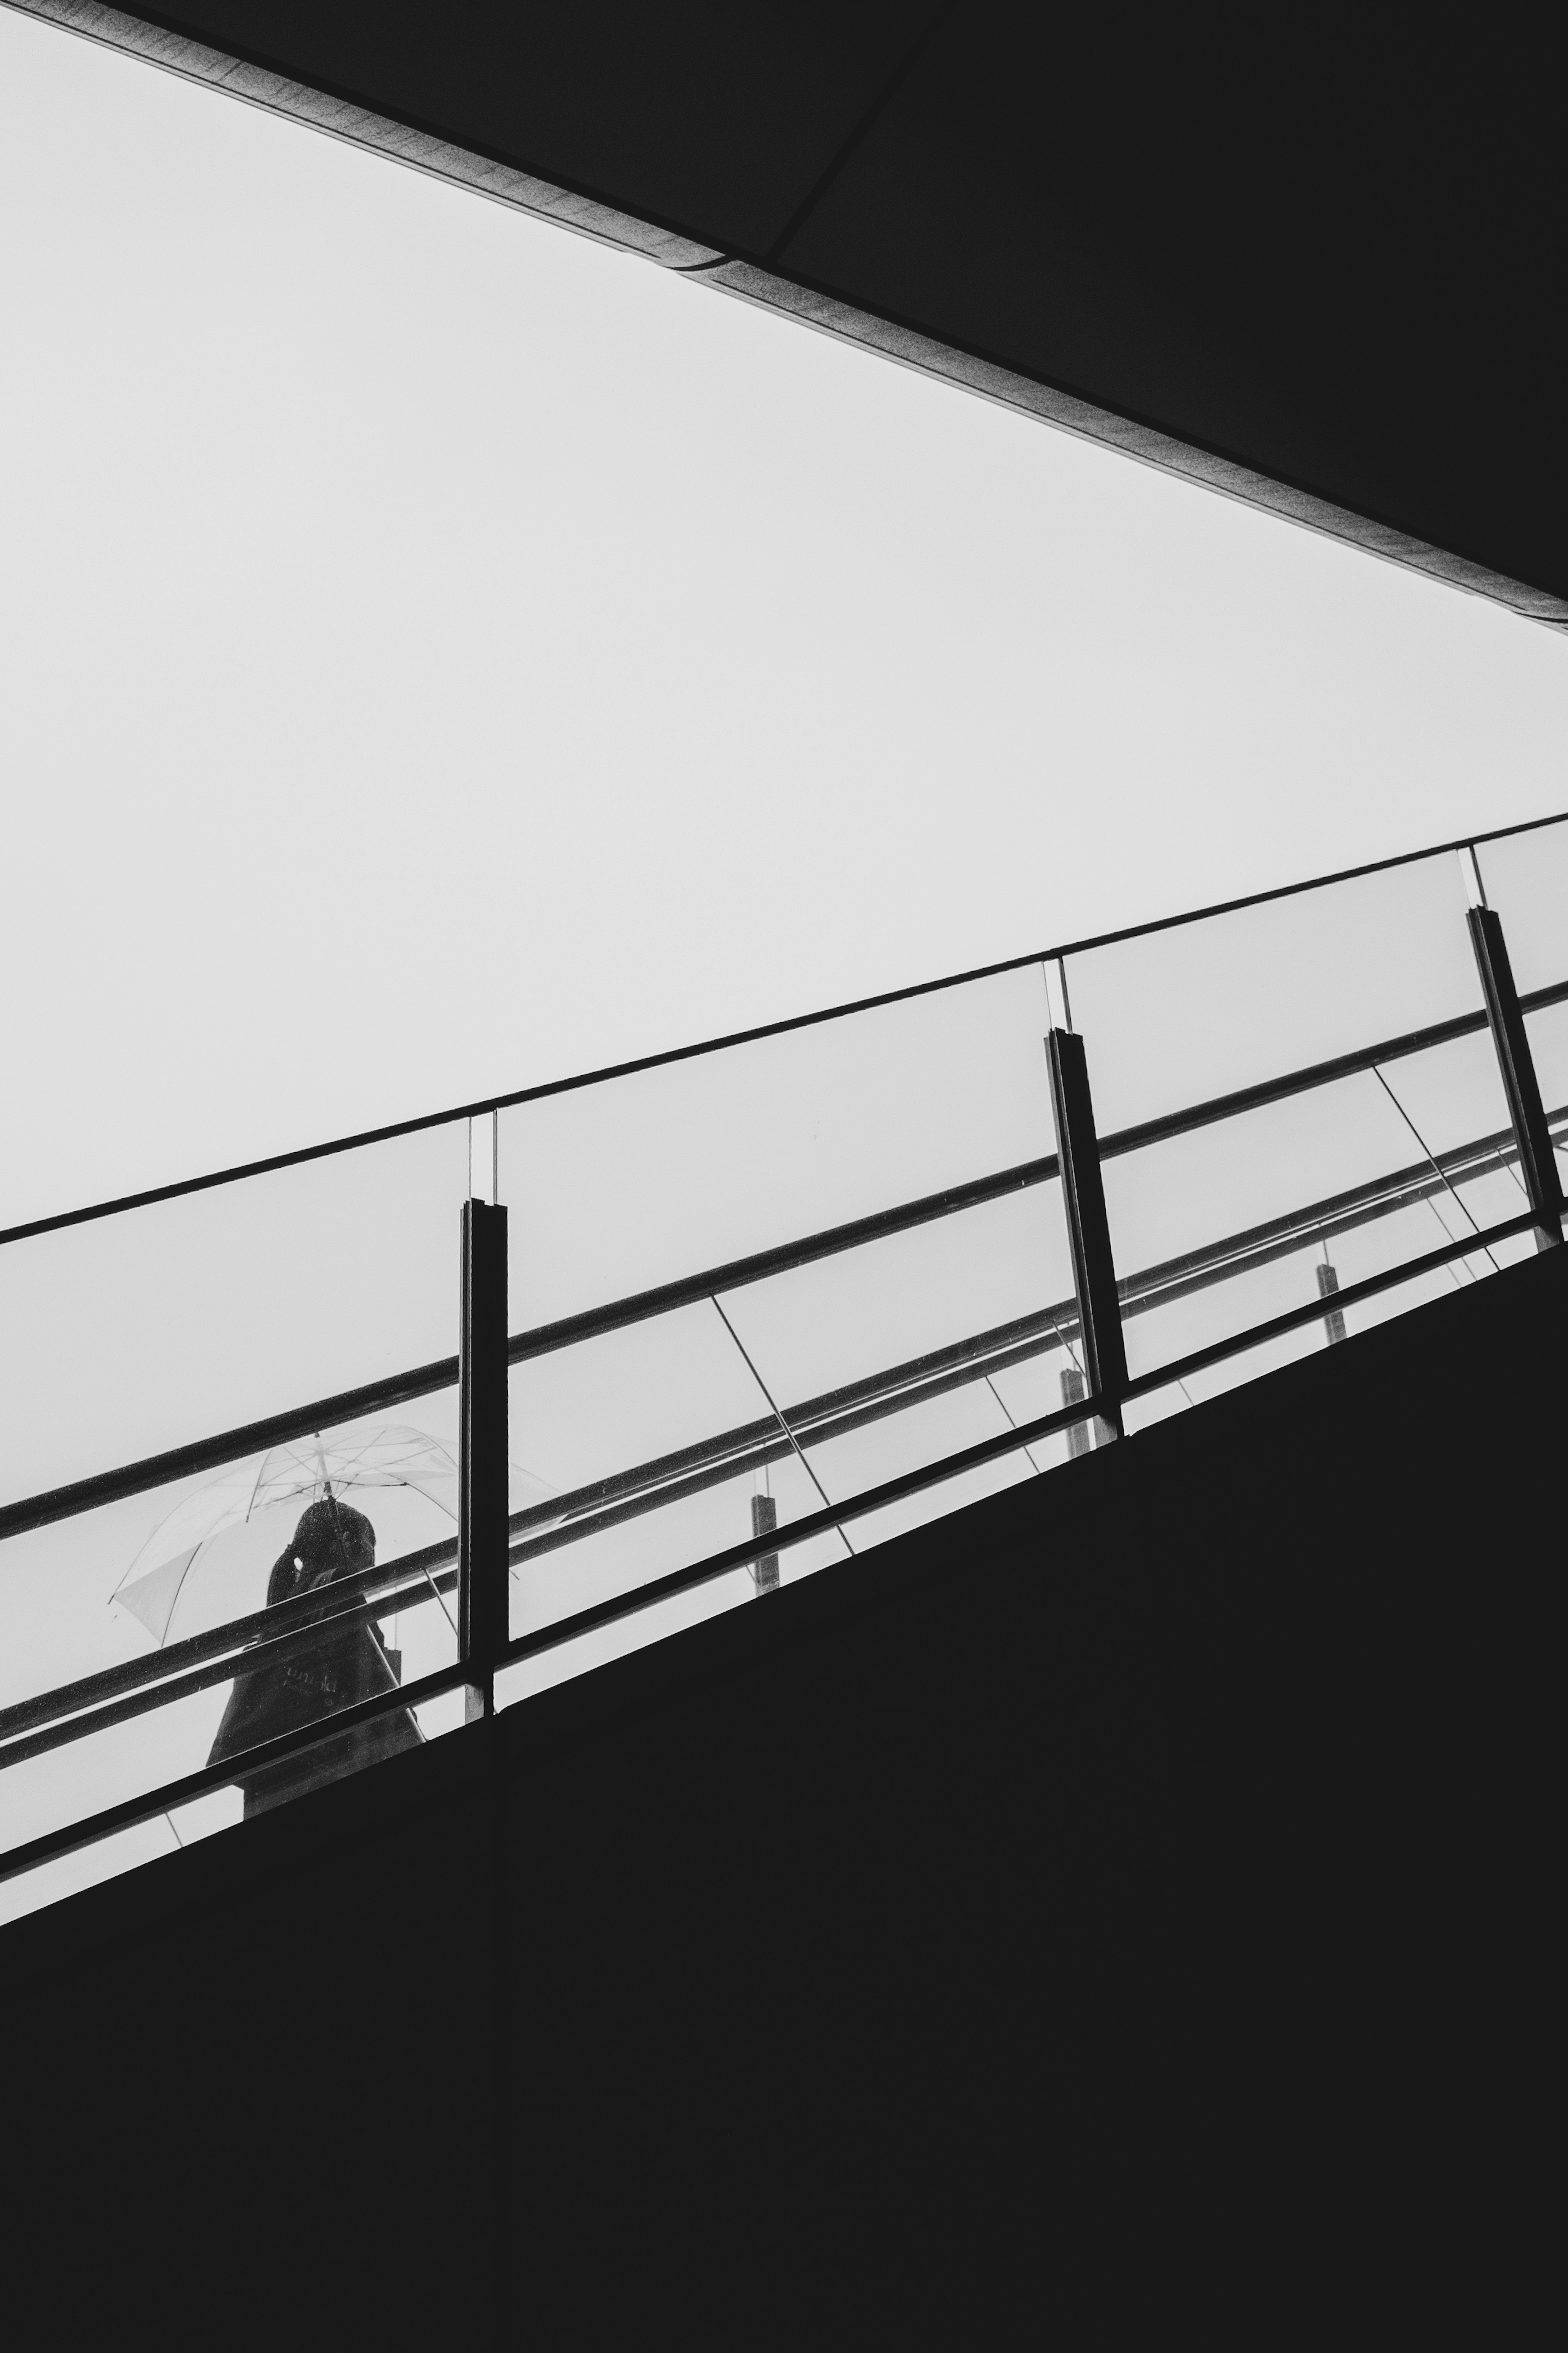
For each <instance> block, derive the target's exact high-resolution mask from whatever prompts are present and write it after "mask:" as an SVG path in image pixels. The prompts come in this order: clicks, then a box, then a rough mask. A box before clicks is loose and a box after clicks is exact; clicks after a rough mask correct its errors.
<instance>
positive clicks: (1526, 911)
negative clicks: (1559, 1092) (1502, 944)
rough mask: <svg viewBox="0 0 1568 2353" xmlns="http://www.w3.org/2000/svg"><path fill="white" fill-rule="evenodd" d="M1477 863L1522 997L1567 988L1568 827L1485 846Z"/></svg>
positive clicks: (1546, 827) (1561, 824) (1536, 830)
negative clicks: (1499, 920) (1496, 916)
mask: <svg viewBox="0 0 1568 2353" xmlns="http://www.w3.org/2000/svg"><path fill="white" fill-rule="evenodd" d="M1476 858H1477V860H1478V862H1479V866H1480V870H1481V879H1482V881H1484V882H1485V884H1486V892H1487V900H1488V903H1489V905H1490V906H1492V907H1495V908H1496V910H1497V913H1498V914H1499V916H1500V919H1501V922H1502V929H1503V937H1504V938H1505V939H1506V940H1507V942H1508V960H1509V965H1510V969H1511V971H1512V973H1513V985H1514V987H1516V988H1517V989H1518V990H1519V992H1520V994H1521V996H1522V997H1528V996H1530V995H1531V993H1532V992H1533V991H1535V990H1537V989H1543V988H1555V987H1562V986H1563V985H1564V984H1568V822H1561V821H1560V822H1559V823H1557V824H1555V825H1543V826H1539V827H1536V828H1534V829H1532V830H1531V832H1529V833H1515V834H1510V835H1509V836H1508V837H1507V839H1504V840H1501V841H1483V842H1482V843H1481V845H1480V847H1479V849H1478V850H1477V851H1476ZM1542 1092H1544V1082H1542Z"/></svg>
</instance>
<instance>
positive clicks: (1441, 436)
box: [7, 0, 1568, 624]
mask: <svg viewBox="0 0 1568 2353" xmlns="http://www.w3.org/2000/svg"><path fill="white" fill-rule="evenodd" d="M7 5H15V6H18V7H21V8H23V9H25V10H26V13H28V14H30V15H33V16H40V17H44V18H47V19H49V20H50V21H52V22H55V23H57V24H59V25H61V26H66V27H68V28H69V29H70V30H72V31H75V32H79V33H81V34H84V35H86V36H87V37H90V38H93V39H97V40H100V41H103V42H107V43H109V44H110V45H112V46H114V47H119V48H122V49H127V50H130V51H132V52H133V53H135V54H137V55H139V56H142V57H143V58H148V59H150V60H151V61H153V62H155V63H157V64H160V65H163V66H164V67H166V68H168V69H172V70H174V71H176V72H179V73H182V74H185V75H188V76H190V77H192V78H194V79H198V80H201V81H204V82H206V83H209V84H212V85H213V86H215V87H218V88H221V89H223V90H226V91H227V92H229V93H230V94H232V95H234V96H236V97H239V98H242V99H245V100H248V101H249V102H251V103H253V104H257V105H260V106H265V107H268V108H270V109H273V110H275V111H279V112H282V113H285V114H288V115H289V116H291V117H294V118H295V119H298V120H301V121H308V122H310V123H313V124H315V125H317V126H318V127H319V128H321V129H322V130H324V131H327V132H331V133H332V134H333V135H335V136H337V137H340V138H344V139H349V140H352V141H354V142H357V143H359V144H361V145H363V146H365V147H367V148H371V149H374V150H376V151H378V152H380V153H385V154H389V155H393V156H395V157H397V158H399V159H400V160H402V161H404V162H405V163H408V164H414V165H416V166H417V167H418V168H420V169H422V170H425V171H428V172H434V173H437V174H441V175H442V176H444V177H447V178H450V179H453V180H456V181H459V182H461V183H463V184H465V185H468V186H471V187H473V188H475V189H477V190H479V191H480V192H482V193H484V194H486V195H489V196H491V197H493V198H496V199H497V200H499V201H500V202H502V203H506V204H510V205H514V206H520V207H521V208H522V209H525V210H527V211H530V212H534V213H538V214H542V215H544V216H548V217H550V218H552V219H555V220H558V221H560V222H561V223H562V224H563V225H564V226H567V227H573V228H576V229H578V230H580V231H583V232H584V233H586V234H588V235H591V236H595V237H604V238H607V239H609V240H610V241H612V242H614V243H616V244H620V245H624V246H626V247H629V248H633V249H635V250H637V251H639V252H642V253H645V254H647V256H648V258H649V259H653V260H655V261H658V262H660V263H662V264H664V265H665V266H666V267H668V268H672V269H681V270H685V271H688V272H691V273H693V274H696V275H700V276H702V277H705V278H707V279H708V280H710V281H711V282H712V283H713V284H714V285H715V286H717V287H720V288H721V289H724V290H728V291H730V292H731V293H734V294H738V295H741V296H742V297H745V298H747V299H749V300H752V301H759V302H763V303H766V304H769V305H770V306H772V307H773V308H775V309H778V310H781V311H788V312H791V313H793V314H795V315H796V316H798V317H799V318H801V319H802V320H804V321H805V322H807V323H810V324H813V325H816V326H817V327H820V328H823V329H825V330H826V331H827V332H832V333H836V334H838V335H842V336H845V337H847V338H848V339H850V340H852V341H855V342H858V343H863V344H866V345H868V346H869V347H871V348H873V349H876V350H879V351H881V352H883V353H887V354H888V355H889V356H890V357H893V358H896V359H899V360H901V361H903V362H905V363H906V364H911V365H914V366H917V367H921V368H923V369H926V370H928V371H930V372H931V373H932V374H935V375H941V376H944V377H947V378H949V379H951V380H952V381H954V382H956V383H959V384H963V385H968V386H970V387H971V388H972V389H973V390H975V391H977V392H980V393H983V394H984V395H986V396H990V397H992V398H994V399H999V400H1002V401H1005V402H1006V403H1008V404H1009V405H1011V406H1015V407H1017V408H1020V409H1023V410H1026V411H1027V412H1029V413H1031V414H1034V415H1037V416H1039V417H1044V418H1047V419H1048V420H1049V421H1051V422H1053V423H1056V424H1058V425H1060V426H1063V427H1067V428H1068V429H1069V430H1072V431H1074V432H1078V433H1081V434H1085V435H1087V436H1089V437H1090V438H1094V439H1096V440H1100V441H1102V442H1107V443H1110V444H1111V445H1113V446H1114V447H1116V448H1121V449H1123V450H1125V451H1127V452H1128V453H1129V454H1131V455H1132V456H1135V457H1138V458H1140V459H1143V460H1145V461H1147V462H1150V463H1152V464H1156V465H1159V466H1162V467H1164V468H1166V469H1168V470H1173V471H1175V472H1178V473H1181V474H1184V475H1186V476H1189V477H1192V478H1194V479H1196V480H1202V481H1205V482H1206V483H1208V484H1210V485H1211V486H1212V487H1214V488H1215V489H1217V490H1221V491H1227V492H1229V493H1230V494H1232V495H1234V496H1237V497H1241V498H1244V499H1247V500H1248V501H1252V502H1253V503H1255V504H1258V505H1260V506H1264V507H1268V508H1270V509H1272V510H1274V511H1275V512H1280V513H1283V514H1286V515H1289V516H1290V517H1292V518H1293V519H1294V520H1296V521H1298V522H1302V523H1305V524H1308V525H1310V526H1311V527H1313V528H1316V529H1319V530H1322V531H1326V532H1330V533H1333V534H1334V535H1336V536H1338V537H1341V538H1344V539H1347V540H1350V541H1352V542H1353V543H1356V544H1358V545H1361V546H1363V547H1365V548H1367V549H1369V550H1371V551H1373V552H1374V553H1376V554H1382V555H1384V556H1387V557H1390V558H1392V559H1393V560H1394V561H1397V562H1400V563H1404V564H1408V565H1415V567H1417V568H1419V569H1421V570H1423V571H1426V572H1428V573H1432V574H1435V575H1437V576H1439V577H1441V578H1444V579H1447V580H1449V581H1451V582H1453V583H1454V584H1455V585H1457V586H1463V587H1467V588H1470V589H1473V590H1476V591H1479V593H1481V594H1484V595H1487V596H1493V597H1496V598H1498V599H1499V600H1500V601H1501V602H1503V603H1505V604H1508V605H1510V606H1511V607H1515V608H1516V609H1518V610H1520V611H1521V612H1524V613H1528V614H1531V615H1532V616H1533V617H1537V618H1539V619H1542V620H1545V621H1549V622H1552V623H1557V624H1563V623H1568V482H1565V480H1564V470H1563V460H1562V458H1561V456H1560V453H1559V426H1558V407H1559V405H1560V399H1561V394H1560V390H1559V387H1560V385H1561V381H1562V344H1563V328H1562V325H1561V316H1562V308H1563V304H1562V297H1561V293H1560V290H1559V288H1558V284H1557V271H1556V268H1555V261H1556V253H1555V248H1556V243H1557V239H1556V236H1555V227H1556V206H1555V203H1554V198H1555V195H1556V188H1555V185H1554V182H1555V174H1553V172H1552V168H1551V167H1552V160H1553V156H1554V152H1555V148H1554V142H1555V139H1556V137H1557V135H1558V132H1557V125H1556V122H1555V121H1554V120H1553V107H1554V100H1553V93H1554V90H1555V72H1554V65H1555V60H1554V58H1553V57H1552V55H1551V54H1550V52H1549V51H1548V49H1547V47H1546V42H1547V36H1546V35H1545V34H1542V37H1541V48H1540V51H1539V52H1536V51H1535V49H1534V48H1533V47H1532V45H1531V43H1530V42H1527V41H1526V40H1525V39H1524V38H1523V37H1522V36H1521V34H1520V33H1519V32H1518V31H1517V29H1516V30H1514V31H1512V32H1510V31H1508V30H1507V29H1506V28H1504V27H1502V26H1500V27H1499V28H1497V29H1493V28H1492V27H1491V26H1489V25H1486V26H1480V27H1479V29H1473V30H1471V31H1470V32H1468V33H1467V34H1465V35H1464V36H1463V37H1460V36H1458V35H1455V34H1453V33H1450V32H1448V31H1447V29H1446V28H1441V29H1440V28H1439V26H1438V24H1437V20H1436V19H1433V18H1431V17H1429V16H1427V17H1425V18H1418V17H1416V16H1414V15H1412V16H1409V17H1408V18H1406V19H1404V20H1402V22H1401V23H1400V24H1399V25H1398V26H1394V23H1393V21H1392V19H1389V20H1374V19H1373V17H1372V16H1370V15H1363V16H1359V17H1352V16H1345V17H1344V18H1342V19H1341V20H1338V21H1333V22H1331V21H1330V20H1328V19H1326V18H1322V17H1314V18H1311V19H1310V20H1309V19H1304V18H1302V17H1300V16H1299V15H1295V14H1287V13H1286V12H1278V11H1276V12H1268V11H1261V10H1259V11H1254V12H1247V13H1246V14H1242V13H1233V12H1228V11H1227V12H1225V13H1224V14H1223V15H1222V14H1221V13H1220V12H1218V11H1213V10H1198V9H1189V10H1187V11H1185V12H1182V11H1179V10H1170V9H1167V10H1165V11H1163V12H1161V13H1159V14H1154V13H1151V14H1150V15H1149V16H1147V17H1146V18H1145V19H1135V18H1133V17H1131V16H1128V15H1127V14H1125V13H1122V14H1116V13H1115V12H1107V11H1081V10H1079V11H1075V12H1072V13H1070V14H1069V13H1068V12H1058V11H1055V10H1052V9H1049V8H1048V7H1047V8H1042V7H1038V6H1036V7H1024V6H1020V5H1015V0H969V4H968V5H963V0H958V4H957V5H953V0H950V5H943V6H939V7H937V8H935V9H934V10H933V8H932V6H931V0H797V5H794V6H792V7H790V8H788V9H780V8H776V7H768V6H765V5H760V0H754V5H752V6H751V7H749V8H736V7H734V6H733V5H725V6H721V5H718V0H668V5H665V6H663V7H661V8H654V7H650V6H648V5H646V0H643V5H636V4H635V0H576V5H572V6H570V7H557V8H553V9H545V8H542V7H535V6H531V5H517V0H513V5H502V0H440V4H439V5H437V0H422V5H412V0H182V5H181V6H180V7H179V9H178V11H177V12H163V11H160V12H159V13H157V14H156V15H154V14H153V13H152V12H150V11H146V10H138V11H135V12H134V13H132V12H128V11H124V10H119V9H111V8H105V7H100V6H98V5H94V0H7Z"/></svg>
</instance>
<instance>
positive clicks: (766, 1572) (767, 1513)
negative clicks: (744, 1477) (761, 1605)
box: [752, 1495, 779, 1593]
mask: <svg viewBox="0 0 1568 2353" xmlns="http://www.w3.org/2000/svg"><path fill="white" fill-rule="evenodd" d="M778 1524H779V1507H778V1505H777V1504H776V1503H775V1502H774V1501H773V1497H772V1496H771V1495H753V1496H752V1535H754V1536H771V1535H773V1531H774V1530H775V1528H776V1527H777V1526H778ZM752 1583H753V1584H754V1585H755V1587H756V1588H757V1591H758V1592H759V1593H776V1592H777V1591H778V1583H779V1556H778V1555H777V1553H776V1552H765V1553H764V1554H763V1556H762V1558H761V1560H754V1561H753V1562H752Z"/></svg>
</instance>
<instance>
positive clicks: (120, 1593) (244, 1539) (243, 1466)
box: [110, 1423, 551, 1644]
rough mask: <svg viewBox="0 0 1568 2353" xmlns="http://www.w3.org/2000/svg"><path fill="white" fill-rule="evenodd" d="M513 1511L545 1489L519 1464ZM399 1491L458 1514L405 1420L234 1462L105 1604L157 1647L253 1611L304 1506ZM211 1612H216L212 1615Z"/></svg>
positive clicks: (429, 1444)
mask: <svg viewBox="0 0 1568 2353" xmlns="http://www.w3.org/2000/svg"><path fill="white" fill-rule="evenodd" d="M371 1487H381V1488H401V1489H403V1490H405V1491H406V1492H407V1493H408V1494H409V1495H410V1496H413V1495H418V1496H422V1497H424V1498H425V1499H426V1502H427V1503H429V1504H434V1505H435V1506H436V1507H437V1510H438V1511H439V1512H440V1513H441V1514H443V1515H444V1516H445V1517H446V1518H447V1519H448V1520H452V1521H456V1519H457V1516H458V1465H457V1462H456V1461H455V1459H454V1457H453V1455H452V1454H451V1452H450V1451H449V1450H448V1449H447V1447H445V1446H443V1445H442V1444H441V1442H440V1440H438V1439H434V1438H431V1437H429V1436H427V1435H426V1432H425V1431H424V1430H413V1429H410V1428H408V1427H407V1426H406V1425H405V1424H403V1423H384V1424H383V1425H382V1426H381V1427H380V1428H378V1429H375V1430H360V1431H350V1432H347V1433H342V1434H334V1435H333V1436H331V1437H330V1438H321V1437H311V1438H304V1439H296V1440H291V1441H290V1442H289V1444H288V1445H285V1446H275V1447H273V1448H272V1449H271V1451H269V1452H268V1453H267V1454H264V1455H262V1456H261V1458H260V1460H259V1461H257V1460H255V1459H254V1458H253V1459H252V1460H251V1461H249V1462H247V1463H237V1464H235V1465H233V1466H232V1467H230V1468H229V1469H227V1470H226V1471H224V1472H221V1473H220V1474H219V1476H218V1477H217V1478H216V1479H214V1480H212V1481H210V1482H208V1483H207V1484H206V1485H205V1486H204V1487H198V1488H197V1489H196V1490H195V1493H192V1494H189V1495H186V1496H185V1497H184V1498H183V1500H182V1501H181V1502H180V1503H178V1504H175V1506H174V1510H173V1511H172V1512H170V1513H169V1514H168V1515H167V1517H166V1518H164V1519H163V1520H161V1521H160V1522H159V1524H158V1525H157V1526H156V1527H155V1528H154V1529H153V1533H152V1535H150V1536H149V1537H148V1538H147V1541H146V1543H145V1544H144V1545H143V1546H142V1548H141V1550H140V1551H139V1552H138V1553H137V1555H136V1557H135V1559H134V1560H133V1561H132V1564H131V1566H130V1567H129V1568H128V1569H127V1570H126V1572H125V1575H124V1576H123V1577H121V1580H120V1583H119V1584H118V1585H117V1586H116V1587H115V1588H114V1591H113V1594H112V1595H111V1596H110V1599H111V1600H113V1601H116V1602H118V1603H119V1605H120V1607H121V1609H126V1610H129V1612H130V1613H131V1615H132V1617H133V1618H135V1619H138V1620H140V1621H141V1623H142V1625H143V1626H145V1627H146V1629H147V1630H148V1632H149V1633H150V1634H151V1635H152V1636H153V1640H154V1641H157V1642H158V1643H159V1644H163V1643H164V1642H166V1641H169V1640H170V1638H171V1634H172V1632H173V1630H174V1625H175V1620H176V1619H178V1620H181V1621H182V1624H181V1630H182V1631H185V1630H191V1628H192V1625H193V1621H195V1620H203V1621H205V1623H206V1624H210V1625H217V1624H221V1623H222V1622H223V1620H225V1619H226V1618H228V1617H237V1616H241V1615H244V1614H246V1613H247V1606H248V1607H249V1608H258V1607H259V1606H260V1602H259V1600H258V1599H250V1600H249V1601H248V1604H247V1599H245V1598H244V1588H246V1587H247V1586H251V1587H254V1585H255V1584H256V1582H257V1577H258V1573H259V1575H260V1577H262V1578H263V1580H264V1579H265V1575H266V1571H267V1570H268V1568H269V1567H270V1566H271V1561H272V1556H273V1555H274V1554H275V1553H277V1552H278V1551H280V1550H281V1548H282V1546H284V1545H285V1544H286V1543H287V1542H288V1539H289V1534H290V1533H291V1531H292V1528H293V1525H294V1522H295V1520H296V1519H297V1518H298V1516H299V1514H300V1511H301V1510H302V1509H303V1508H304V1506H305V1505H306V1504H311V1503H321V1502H323V1501H324V1500H325V1499H326V1497H327V1496H329V1495H341V1494H344V1493H348V1492H349V1491H350V1490H353V1489H355V1488H371ZM510 1490H511V1495H510V1502H511V1508H512V1510H514V1511H517V1510H520V1509H521V1508H522V1506H523V1505H524V1504H532V1503H537V1502H540V1501H542V1500H543V1499H544V1498H545V1497H546V1496H548V1495H549V1493H551V1490H550V1489H549V1488H548V1487H547V1486H546V1485H545V1483H544V1482H543V1481H542V1479H536V1478H535V1477H534V1475H533V1473H532V1472H531V1471H525V1470H524V1469H523V1468H522V1466H521V1464H520V1463H513V1464H512V1465H511V1472H510ZM215 1610H216V1615H215V1614H214V1612H215Z"/></svg>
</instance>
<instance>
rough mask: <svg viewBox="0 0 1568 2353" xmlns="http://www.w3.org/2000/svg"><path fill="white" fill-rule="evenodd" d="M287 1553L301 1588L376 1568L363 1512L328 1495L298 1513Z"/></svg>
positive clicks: (371, 1533) (371, 1537)
mask: <svg viewBox="0 0 1568 2353" xmlns="http://www.w3.org/2000/svg"><path fill="white" fill-rule="evenodd" d="M290 1550H291V1551H292V1553H293V1556H294V1559H295V1561H296V1562H297V1563H298V1567H297V1570H296V1577H297V1581H298V1583H299V1584H300V1586H311V1585H328V1584H330V1583H331V1580H332V1578H333V1577H352V1576H353V1572H354V1570H355V1569H356V1568H374V1567H375V1530H374V1528H373V1527H372V1525H371V1524H370V1522H369V1521H368V1520H367V1519H366V1518H365V1515H364V1514H363V1512H356V1511H355V1510H353V1506H352V1505H350V1504H344V1503H341V1502H340V1501H339V1499H338V1497H337V1496H336V1495H328V1496H327V1497H326V1498H325V1500H324V1501H323V1502H321V1503H320V1504H310V1507H309V1509H308V1510H306V1511H305V1512H303V1513H301V1514H300V1525H299V1526H298V1527H297V1528H296V1529H295V1531H294V1542H293V1545H292V1546H291V1547H290Z"/></svg>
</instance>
